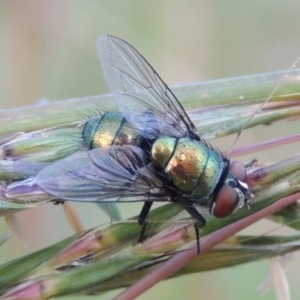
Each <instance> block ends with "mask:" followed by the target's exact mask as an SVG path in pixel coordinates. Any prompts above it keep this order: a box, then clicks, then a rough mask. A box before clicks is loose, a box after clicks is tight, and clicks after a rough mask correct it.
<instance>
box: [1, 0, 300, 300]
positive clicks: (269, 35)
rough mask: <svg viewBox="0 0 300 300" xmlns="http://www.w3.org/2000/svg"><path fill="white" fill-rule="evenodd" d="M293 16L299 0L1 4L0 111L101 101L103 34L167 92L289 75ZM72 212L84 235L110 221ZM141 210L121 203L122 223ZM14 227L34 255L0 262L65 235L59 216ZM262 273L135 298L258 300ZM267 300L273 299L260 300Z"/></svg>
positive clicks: (261, 136)
mask: <svg viewBox="0 0 300 300" xmlns="http://www.w3.org/2000/svg"><path fill="white" fill-rule="evenodd" d="M299 12H300V1H299V0H294V1H292V0H286V1H274V0H264V1H261V0H251V1H243V0H228V1H221V0H210V1H204V0H203V1H170V0H169V1H127V0H123V1H112V0H105V1H97V0H88V1H79V0H64V1H58V0H51V1H49V0H42V1H33V0H32V1H29V0H22V1H20V0H19V1H18V0H1V1H0V94H1V98H0V108H1V109H6V108H12V107H17V106H23V105H31V104H35V103H37V102H38V101H42V100H48V101H54V100H61V99H69V98H78V97H83V96H89V95H96V94H101V93H107V92H108V89H107V88H106V86H105V83H104V80H103V77H102V75H101V68H100V64H99V62H98V57H97V52H96V40H97V37H98V36H99V35H101V34H104V33H108V34H113V35H116V36H118V37H121V38H123V39H124V40H126V41H128V42H130V43H131V44H132V45H133V46H134V47H135V48H136V49H138V51H140V52H141V53H142V54H143V55H144V56H145V57H146V58H147V60H148V61H149V62H150V63H151V64H152V65H153V67H154V68H155V69H156V70H157V71H158V73H159V74H160V75H161V76H162V78H163V79H164V80H165V81H166V82H167V83H168V84H170V85H173V84H182V83H185V82H186V83H187V82H193V81H202V80H210V79H217V78H223V77H232V76H241V75H246V74H254V73H261V72H270V71H275V70H280V69H288V68H289V67H291V65H292V64H293V62H294V61H295V60H296V59H297V58H298V57H299V56H300V18H299ZM298 67H299V66H298ZM270 93H271V91H270ZM299 127H300V126H299V122H298V124H297V123H296V122H294V123H287V122H282V123H279V124H275V125H272V127H265V128H260V129H259V130H256V131H255V130H251V131H249V134H248V133H247V134H245V135H242V137H241V138H240V140H239V145H244V144H247V143H251V142H255V141H258V140H266V139H271V138H275V137H276V136H278V135H280V136H282V135H284V134H288V133H296V132H298V133H299ZM226 142H227V141H226ZM213 143H215V144H217V145H218V146H219V148H220V149H222V150H225V149H227V148H228V147H229V146H230V144H225V140H222V141H216V142H213ZM229 143H230V140H229ZM296 151H299V146H298V147H290V146H288V147H285V148H280V149H276V150H274V151H268V152H267V153H259V154H257V155H256V157H257V158H259V159H260V160H262V161H267V162H271V161H275V160H279V159H282V158H285V157H289V156H291V155H293V154H295V153H296ZM250 158H253V156H248V157H246V158H245V159H250ZM76 207H77V209H78V211H79V213H80V215H81V216H82V218H83V221H84V224H85V226H86V228H90V227H92V226H96V225H99V224H103V223H105V222H108V221H109V219H108V217H107V216H105V215H104V214H103V213H102V212H100V210H98V209H95V206H94V205H92V204H79V205H76ZM140 207H141V204H136V205H131V204H130V205H128V204H123V205H120V211H121V212H122V216H123V217H129V216H132V215H135V214H137V213H138V212H139V209H140ZM18 219H19V221H20V223H21V225H22V228H23V232H24V234H25V235H26V239H27V241H28V244H29V246H30V248H31V249H24V247H23V246H22V245H20V243H19V242H18V241H17V240H16V239H14V238H13V239H11V240H10V241H9V242H8V243H6V244H5V245H4V246H3V247H1V249H0V251H1V252H0V260H1V262H4V261H6V260H7V259H8V257H10V258H12V257H17V256H19V255H23V254H24V253H27V252H28V251H32V250H37V249H39V248H41V247H45V246H47V245H50V244H52V243H54V242H56V241H59V240H61V239H62V238H64V237H67V236H68V235H70V234H71V233H72V230H71V228H70V226H69V224H68V223H67V221H66V219H65V217H64V214H63V212H62V208H61V207H57V206H53V205H47V206H44V207H41V208H39V209H35V210H30V211H25V212H22V213H19V214H18ZM0 225H1V227H0V230H1V232H0V233H3V232H6V231H7V230H8V229H7V227H6V225H5V223H4V221H3V220H1V221H0ZM266 226H268V228H270V227H269V226H271V224H270V223H269V222H264V223H259V224H257V225H256V226H254V227H253V228H252V229H251V232H259V230H261V231H260V232H264V230H266ZM248 232H250V231H248ZM299 266H300V262H299V261H298V262H296V263H295V264H294V266H293V268H291V270H290V271H289V272H288V279H289V283H290V286H291V293H292V295H293V299H296V298H297V296H296V295H298V294H299V292H300V289H299V284H298V277H299V275H300V273H299V271H298V269H299ZM269 269H270V263H269V261H264V262H259V263H253V264H247V265H244V266H241V267H236V268H231V269H226V270H221V271H215V272H207V273H202V274H196V275H192V276H186V277H183V278H178V279H172V280H168V281H165V282H163V283H161V284H159V285H157V286H155V287H154V288H153V289H151V290H149V291H148V292H147V293H146V294H144V295H143V296H141V297H140V299H145V300H146V299H206V298H208V299H215V300H218V299H244V300H246V299H260V297H259V296H258V295H257V294H256V292H255V289H256V288H257V287H258V285H259V284H260V283H261V282H262V280H263V279H264V278H265V277H266V275H267V274H268V272H269ZM116 294H117V292H112V293H109V294H107V295H105V296H102V297H103V299H111V298H112V297H113V295H116ZM72 298H73V297H65V298H64V299H72ZM79 298H80V299H85V298H84V297H79ZM274 298H275V295H274V293H273V291H271V292H269V293H268V294H267V295H266V296H265V297H264V298H263V299H274Z"/></svg>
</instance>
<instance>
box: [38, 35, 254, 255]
mask: <svg viewBox="0 0 300 300" xmlns="http://www.w3.org/2000/svg"><path fill="white" fill-rule="evenodd" d="M98 52H99V56H100V61H101V64H102V68H103V72H104V76H105V79H106V82H107V84H108V86H109V88H110V90H111V92H112V93H113V95H114V99H115V101H116V103H117V105H118V107H119V109H120V112H106V113H104V114H103V115H101V116H96V117H94V118H91V119H90V120H88V121H87V122H86V124H85V127H84V129H83V134H82V136H83V140H84V142H85V143H86V144H87V146H88V147H89V149H90V150H88V151H82V152H78V153H75V154H73V155H71V156H69V157H67V158H65V159H62V160H60V161H57V162H55V163H54V164H52V165H50V166H49V167H46V168H45V169H43V170H42V171H41V172H39V173H38V175H37V177H36V183H37V184H38V185H39V186H40V187H41V188H42V189H43V190H45V191H46V192H47V193H49V194H51V195H53V196H55V197H57V198H58V199H61V200H69V201H89V202H98V201H101V202H118V201H123V202H131V201H144V206H143V208H142V210H141V213H140V216H139V224H141V225H143V224H146V219H147V215H148V213H149V211H150V208H151V205H152V203H153V202H155V201H171V202H176V203H178V204H180V205H182V206H183V208H184V209H185V210H186V211H187V212H188V213H189V214H190V215H191V216H192V217H193V219H194V220H195V228H196V233H197V237H199V228H201V227H202V226H204V225H205V223H206V221H205V219H204V217H203V216H202V215H201V214H200V213H199V212H198V210H197V206H199V205H200V206H205V207H207V208H208V209H209V211H210V212H211V213H212V214H213V215H214V216H215V217H218V218H222V217H227V216H229V215H230V214H231V213H233V211H235V210H236V209H237V208H238V207H240V206H242V205H247V203H248V200H249V198H250V196H251V193H250V190H249V188H248V186H247V184H246V183H245V178H246V169H245V167H244V166H243V165H242V164H241V163H240V162H238V161H230V160H229V159H228V158H226V157H225V156H223V155H222V154H221V152H220V151H218V150H217V149H215V148H213V147H212V146H211V145H210V144H209V143H207V142H206V141H205V140H204V139H203V138H201V137H200V136H199V135H198V133H197V130H196V127H195V126H194V124H193V123H192V121H191V120H190V118H189V116H188V115H187V113H186V112H185V110H184V108H183V107H182V105H181V104H180V102H179V101H178V100H177V98H176V96H175V95H174V94H173V92H172V91H171V90H170V89H169V87H168V86H167V85H166V84H165V83H164V82H163V80H162V79H161V78H160V76H159V75H158V74H157V73H156V71H155V70H154V69H153V68H152V67H151V66H150V64H149V63H148V62H147V61H146V60H145V59H144V58H143V57H142V56H141V55H140V54H139V53H138V52H137V51H136V50H135V49H134V48H133V47H132V46H131V45H130V44H128V43H127V42H125V41H123V40H121V39H119V38H117V37H113V36H101V37H100V38H99V40H98ZM198 251H199V245H198Z"/></svg>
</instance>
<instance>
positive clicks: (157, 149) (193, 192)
mask: <svg viewBox="0 0 300 300" xmlns="http://www.w3.org/2000/svg"><path fill="white" fill-rule="evenodd" d="M151 157H152V159H153V161H154V162H155V165H156V166H157V167H158V168H160V169H162V170H163V172H164V173H165V175H166V177H167V178H168V179H169V180H170V182H172V183H173V184H174V186H175V187H176V188H178V189H179V191H181V192H182V193H183V194H185V195H189V196H190V197H191V198H192V199H197V200H198V201H195V202H198V204H201V203H202V202H203V203H205V202H206V201H207V199H208V197H209V196H210V195H211V194H212V192H213V191H214V189H215V187H216V186H217V184H218V182H219V179H220V177H221V174H222V172H223V169H224V161H223V157H222V156H221V155H220V154H219V153H218V152H216V151H215V150H214V149H213V148H211V147H210V146H208V145H206V144H205V143H204V142H202V141H198V140H193V139H191V138H189V137H183V138H179V139H176V138H173V137H168V136H162V137H160V138H158V139H157V140H156V141H155V143H154V144H153V147H152V150H151ZM201 200H202V201H201Z"/></svg>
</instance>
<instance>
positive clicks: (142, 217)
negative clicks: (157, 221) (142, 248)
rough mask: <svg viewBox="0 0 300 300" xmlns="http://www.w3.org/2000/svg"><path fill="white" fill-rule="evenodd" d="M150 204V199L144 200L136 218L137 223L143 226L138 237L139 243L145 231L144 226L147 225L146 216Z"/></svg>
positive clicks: (143, 237)
mask: <svg viewBox="0 0 300 300" xmlns="http://www.w3.org/2000/svg"><path fill="white" fill-rule="evenodd" d="M152 204H153V202H152V201H146V202H144V205H143V208H142V210H141V212H140V215H139V218H138V223H139V225H141V226H143V227H142V231H141V234H140V238H139V242H140V243H142V242H143V240H144V239H145V232H146V227H147V216H148V214H149V211H150V209H151V206H152Z"/></svg>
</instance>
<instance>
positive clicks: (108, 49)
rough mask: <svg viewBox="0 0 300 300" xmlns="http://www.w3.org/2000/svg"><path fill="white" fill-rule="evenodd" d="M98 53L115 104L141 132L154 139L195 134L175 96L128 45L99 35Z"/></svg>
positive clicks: (193, 127)
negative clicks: (161, 136)
mask: <svg viewBox="0 0 300 300" xmlns="http://www.w3.org/2000/svg"><path fill="white" fill-rule="evenodd" d="M98 52H99V56H100V60H101V64H102V69H103V72H104V76H105V79H106V82H107V84H108V86H109V88H110V90H111V92H112V93H113V94H114V97H115V100H116V102H117V104H118V106H119V107H120V109H121V111H122V113H123V115H124V116H125V118H126V119H127V120H128V121H129V122H130V123H131V124H132V126H135V128H137V129H138V130H140V131H141V133H142V135H144V136H145V137H146V138H157V137H158V136H159V135H160V134H161V132H163V133H164V134H168V135H172V136H174V135H175V136H183V135H192V136H194V137H197V130H196V128H195V126H194V124H193V123H192V121H191V120H190V118H189V117H188V115H187V113H186V112H185V110H184V109H183V107H182V106H181V104H180V102H179V101H178V100H177V98H176V97H175V95H174V94H173V93H172V91H171V90H170V89H169V88H168V86H167V85H166V84H165V83H164V82H163V80H162V79H161V78H160V76H159V75H158V74H157V73H156V71H155V70H154V69H153V68H152V67H151V65H150V64H149V63H148V62H147V61H146V60H145V59H144V57H143V56H142V55H141V54H139V53H138V52H137V51H136V50H135V49H134V48H133V47H132V46H131V45H130V44H128V43H127V42H125V41H123V40H121V39H119V38H116V37H113V36H101V37H100V38H99V40H98ZM151 115H152V118H151ZM149 123H150V126H146V124H149Z"/></svg>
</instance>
